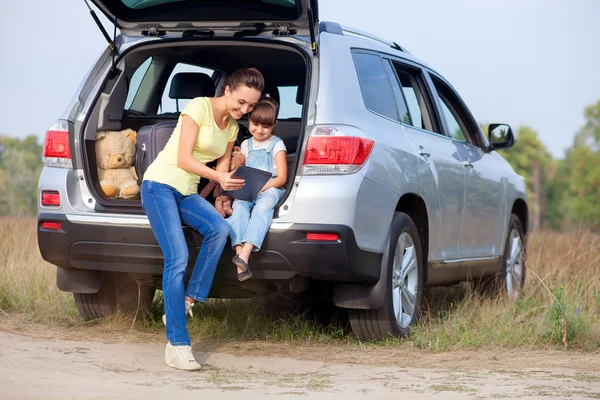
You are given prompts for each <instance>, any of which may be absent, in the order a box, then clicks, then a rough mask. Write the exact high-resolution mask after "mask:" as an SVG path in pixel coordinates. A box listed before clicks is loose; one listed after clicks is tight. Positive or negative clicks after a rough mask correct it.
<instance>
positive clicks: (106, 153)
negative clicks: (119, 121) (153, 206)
mask: <svg viewBox="0 0 600 400" xmlns="http://www.w3.org/2000/svg"><path fill="white" fill-rule="evenodd" d="M136 136H137V134H136V132H135V131H133V130H131V129H125V130H123V131H120V132H117V131H104V132H98V133H96V165H97V166H98V179H99V180H100V186H101V187H102V190H103V191H104V194H105V195H106V197H108V198H111V199H135V198H138V197H139V194H140V188H139V186H138V184H137V175H136V173H135V167H134V166H133V163H134V160H135V142H136Z"/></svg>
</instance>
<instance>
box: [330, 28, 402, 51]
mask: <svg viewBox="0 0 600 400" xmlns="http://www.w3.org/2000/svg"><path fill="white" fill-rule="evenodd" d="M341 28H342V32H343V33H349V34H351V35H353V36H358V37H361V38H363V39H368V40H372V41H374V42H379V43H381V44H383V45H385V46H389V47H391V48H392V49H394V50H398V51H401V52H403V53H406V54H410V52H409V51H408V50H406V48H405V47H402V46H400V45H399V44H398V43H396V42H391V41H389V40H386V39H383V38H380V37H379V36H375V35H371V34H370V33H367V32H363V31H361V30H358V29H354V28H350V27H348V26H343V25H342V26H341Z"/></svg>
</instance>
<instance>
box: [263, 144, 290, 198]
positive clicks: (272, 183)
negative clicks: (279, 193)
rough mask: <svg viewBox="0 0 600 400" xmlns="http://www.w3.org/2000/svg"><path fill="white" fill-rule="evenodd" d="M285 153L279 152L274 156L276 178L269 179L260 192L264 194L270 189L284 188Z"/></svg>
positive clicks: (285, 171) (285, 180) (285, 174)
mask: <svg viewBox="0 0 600 400" xmlns="http://www.w3.org/2000/svg"><path fill="white" fill-rule="evenodd" d="M286 156H287V153H286V152H285V151H283V150H282V151H279V152H278V153H277V154H276V155H275V163H276V165H277V177H275V178H273V179H270V180H269V181H268V182H267V183H266V184H265V186H263V188H262V189H261V190H260V191H261V192H264V191H265V190H267V189H270V188H280V187H283V186H285V183H286V182H287V157H286Z"/></svg>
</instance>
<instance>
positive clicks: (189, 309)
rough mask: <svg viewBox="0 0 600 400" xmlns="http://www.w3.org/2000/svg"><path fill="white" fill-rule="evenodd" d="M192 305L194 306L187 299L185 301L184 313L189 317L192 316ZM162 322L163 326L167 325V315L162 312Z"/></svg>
mask: <svg viewBox="0 0 600 400" xmlns="http://www.w3.org/2000/svg"><path fill="white" fill-rule="evenodd" d="M192 307H194V303H190V302H189V301H187V300H186V301H185V313H186V315H187V314H189V315H190V317H191V318H194V313H193V312H192ZM162 322H163V324H164V325H165V326H167V315H166V314H163V316H162Z"/></svg>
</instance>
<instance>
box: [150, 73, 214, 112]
mask: <svg viewBox="0 0 600 400" xmlns="http://www.w3.org/2000/svg"><path fill="white" fill-rule="evenodd" d="M179 72H201V73H204V74H207V75H208V76H212V75H213V73H214V71H213V70H211V69H208V68H203V67H198V66H196V65H191V64H185V63H179V64H177V65H176V66H175V68H173V71H172V72H171V76H169V80H168V81H167V85H166V86H165V90H164V91H163V94H162V96H161V101H160V106H159V111H158V113H159V114H160V113H171V112H178V111H181V110H183V109H184V108H185V105H186V104H187V103H188V102H189V101H190V100H191V99H172V98H170V97H169V90H170V89H171V82H172V81H173V77H174V76H175V75H177V74H178V73H179Z"/></svg>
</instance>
